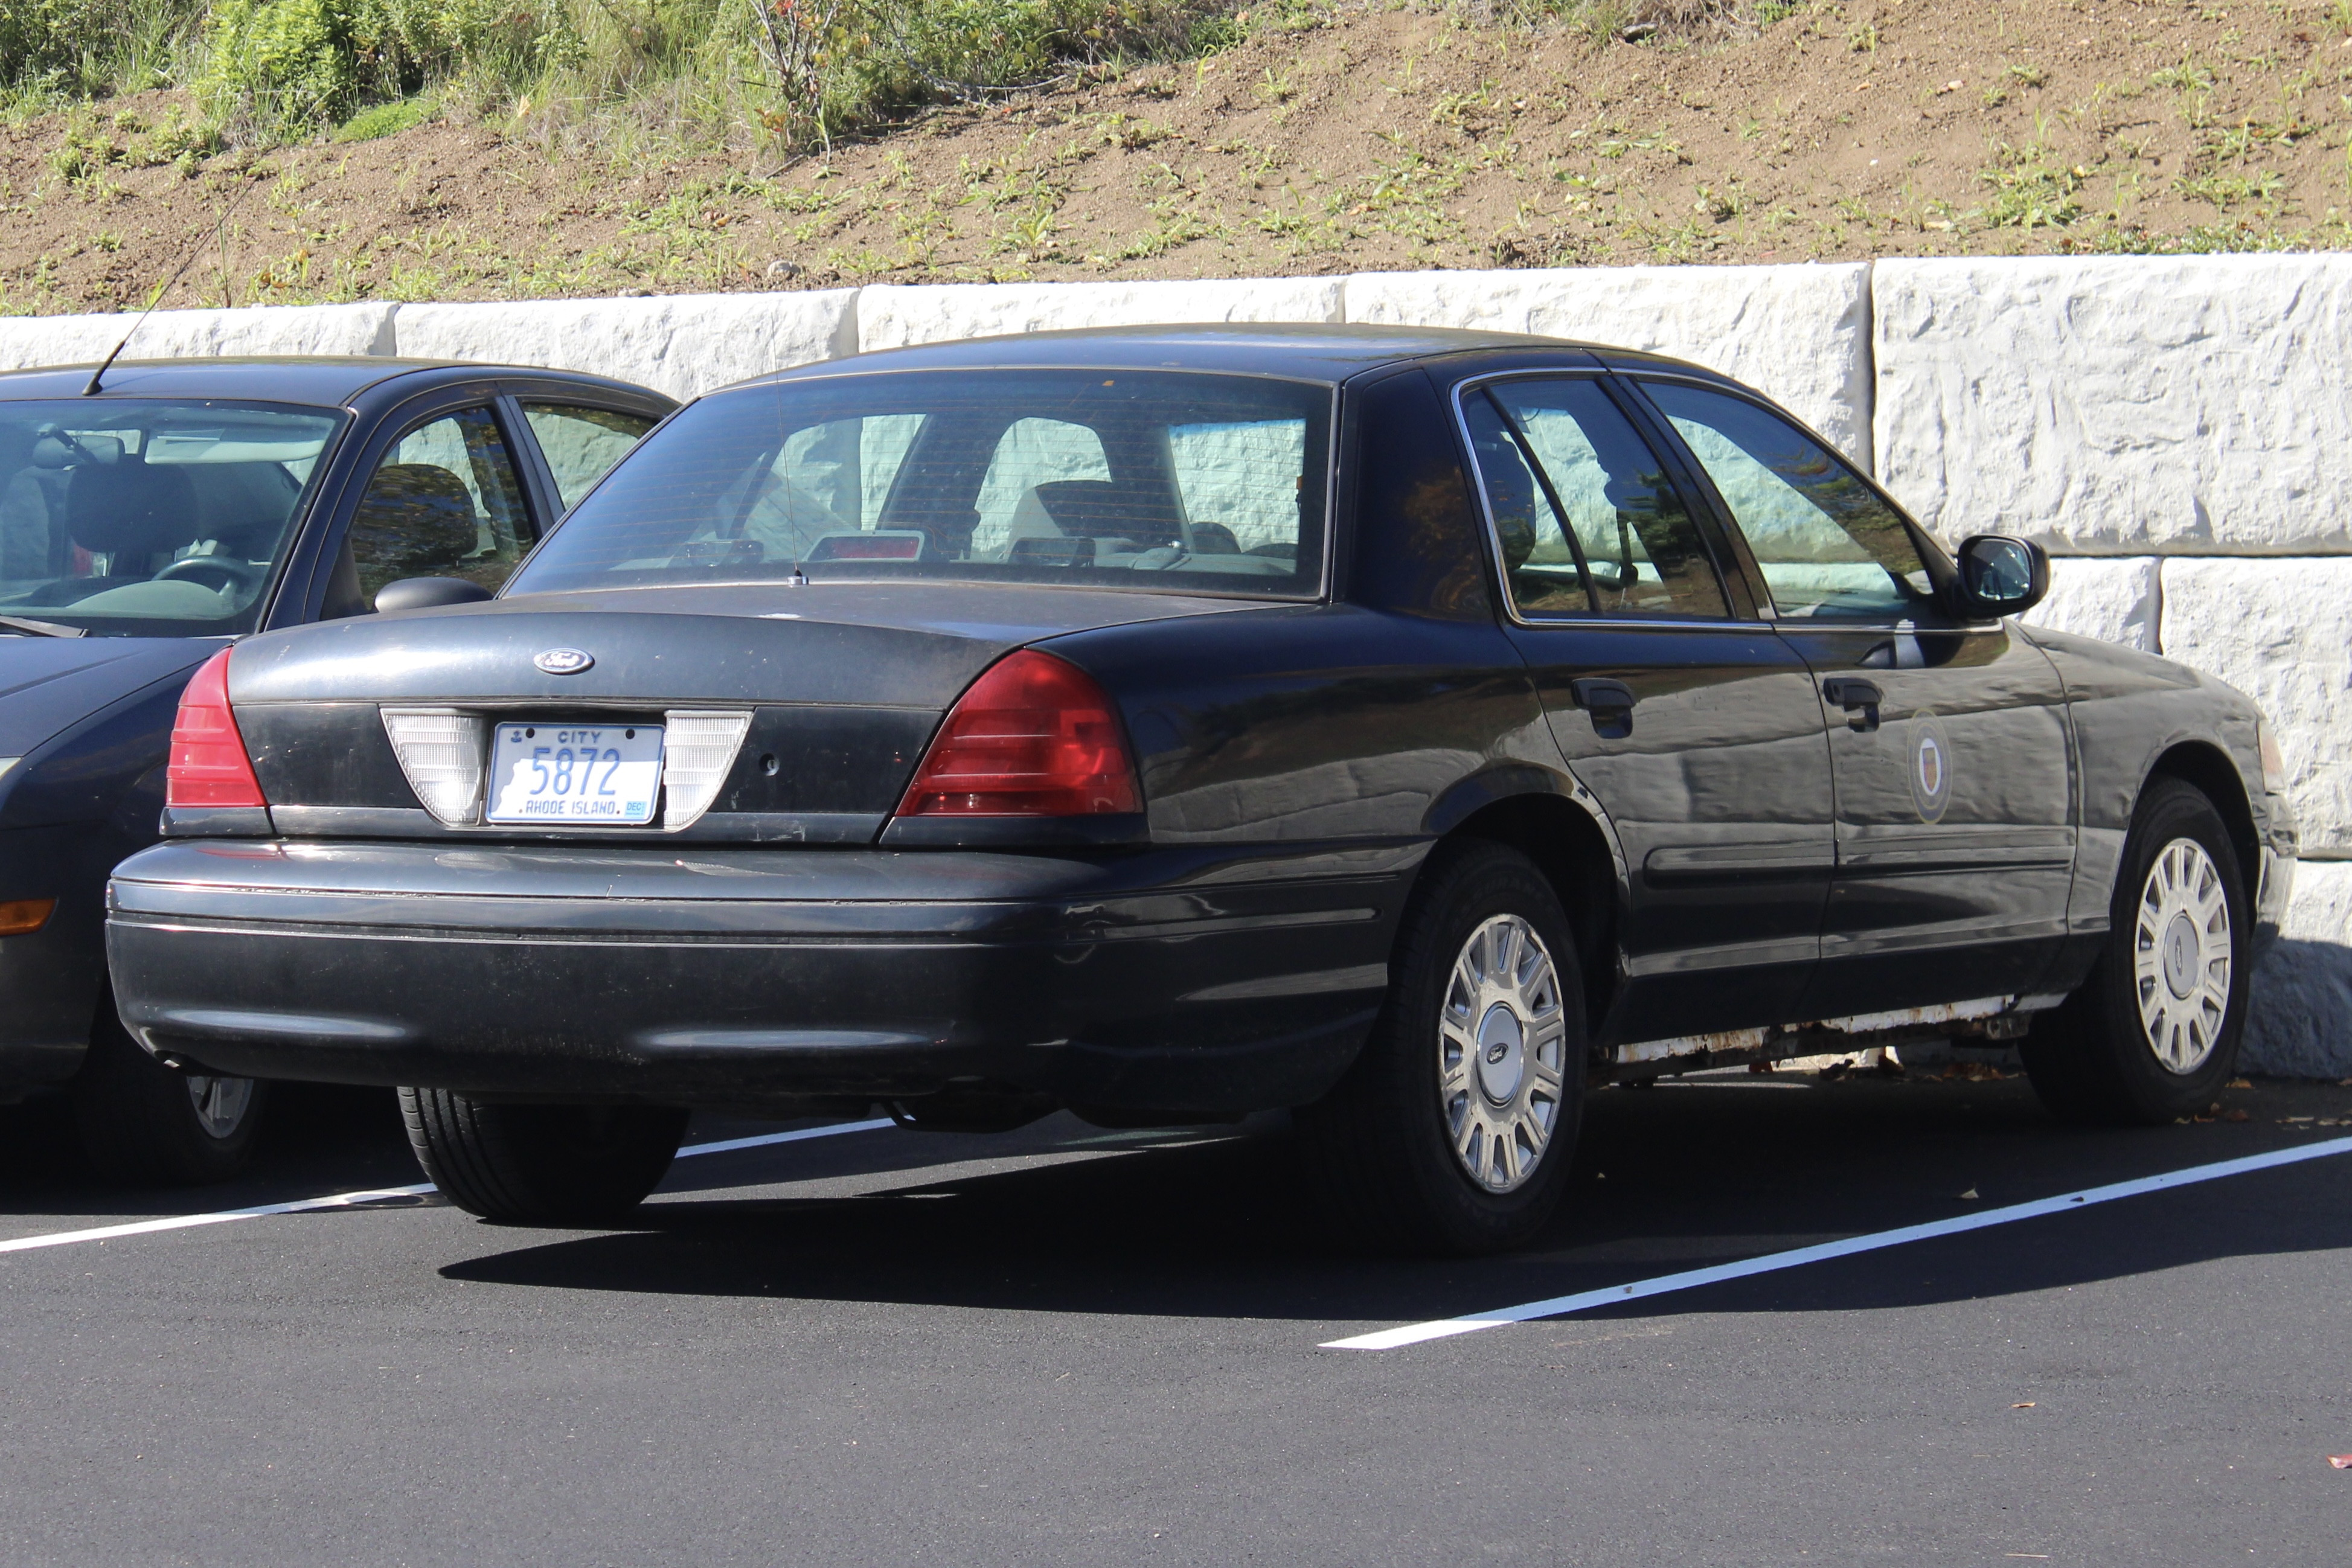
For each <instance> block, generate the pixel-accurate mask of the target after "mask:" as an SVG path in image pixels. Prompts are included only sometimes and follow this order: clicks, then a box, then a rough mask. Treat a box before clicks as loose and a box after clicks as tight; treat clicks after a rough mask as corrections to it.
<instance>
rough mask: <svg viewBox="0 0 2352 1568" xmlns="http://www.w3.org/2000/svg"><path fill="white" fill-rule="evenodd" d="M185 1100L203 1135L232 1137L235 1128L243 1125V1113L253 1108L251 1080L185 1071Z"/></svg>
mask: <svg viewBox="0 0 2352 1568" xmlns="http://www.w3.org/2000/svg"><path fill="white" fill-rule="evenodd" d="M188 1103H189V1105H190V1107H191V1108H192V1109H194V1112H195V1113H196V1125H197V1126H198V1127H199V1128H201V1129H202V1130H203V1132H204V1134H205V1137H207V1138H218V1139H227V1138H234V1137H236V1132H237V1129H238V1128H239V1127H242V1126H244V1125H245V1113H246V1112H247V1111H248V1110H250V1109H252V1107H253V1080H252V1079H250V1078H215V1077H213V1076H211V1075H210V1074H208V1073H202V1072H192V1073H190V1074H188Z"/></svg>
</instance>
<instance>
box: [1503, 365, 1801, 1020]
mask: <svg viewBox="0 0 2352 1568" xmlns="http://www.w3.org/2000/svg"><path fill="white" fill-rule="evenodd" d="M1459 395H1460V399H1461V408H1462V413H1463V415H1464V422H1465V428H1466V430H1467V432H1468V434H1469V435H1470V438H1471V446H1472V451H1473V455H1474V456H1475V458H1476V460H1477V466H1478V471H1479V476H1480V482H1481V484H1482V486H1483V487H1484V489H1485V492H1486V501H1487V507H1488V512H1489V516H1490V519H1491V522H1492V524H1493V526H1494V528H1495V531H1496V543H1497V546H1498V552H1497V553H1498V556H1499V559H1500V560H1501V564H1502V567H1503V571H1504V576H1505V578H1506V580H1507V602H1508V604H1509V606H1510V623H1509V625H1508V627H1507V634H1508V635H1509V636H1510V638H1511V640H1512V642H1513V643H1515V644H1516V645H1517V648H1518V650H1519V653H1520V654H1521V656H1522V657H1524V658H1525V659H1526V660H1527V663H1528V666H1529V667H1530V669H1531V670H1532V671H1533V672H1534V674H1535V678H1536V684H1537V686H1538V689H1539V690H1540V692H1541V693H1542V696H1543V702H1544V706H1545V710H1546V714H1547V716H1548V718H1549V723H1550V726H1551V730H1552V734H1553V736H1554V737H1555V738H1556V739H1557V741H1558V742H1559V748H1560V751H1561V753H1562V755H1563V757H1564V758H1565V759H1566V761H1567V763H1568V766H1569V768H1570V771H1571V772H1572V773H1573V774H1574V775H1575V776H1576V778H1577V779H1579V780H1580V782H1581V783H1582V784H1583V786H1584V788H1585V789H1587V790H1589V791H1590V792H1591V795H1592V796H1593V797H1594V798H1595V799H1596V800H1598V801H1599V802H1600V804H1601V809H1602V810H1604V811H1605V812H1606V814H1607V816H1608V819H1609V821H1610V824H1611V826H1612V828H1613V830H1614V831H1615V833H1616V836H1617V840H1618V843H1619V847H1620V848H1621V850H1622V852H1623V854H1624V858H1625V870H1626V877H1627V883H1628V894H1629V898H1628V907H1627V908H1626V909H1625V910H1624V911H1622V916H1621V917H1622V928H1621V931H1620V945H1621V947H1622V951H1623V954H1624V961H1625V966H1626V974H1625V976H1624V984H1623V986H1622V988H1621V991H1620V996H1619V1000H1618V1003H1617V1006H1616V1007H1615V1009H1613V1010H1612V1014H1611V1016H1610V1019H1608V1021H1607V1023H1606V1025H1605V1026H1604V1027H1605V1029H1606V1030H1607V1034H1608V1037H1609V1038H1610V1039H1611V1040H1615V1041H1629V1040H1661V1039H1669V1038H1674V1037H1678V1036H1684V1035H1690V1034H1697V1033H1704V1032H1709V1031H1713V1030H1729V1029H1740V1028H1748V1027H1752V1026H1756V1025H1760V1024H1772V1023H1780V1022H1782V1021H1785V1020H1786V1019H1790V1018H1792V1017H1794V1016H1795V1011H1794V1009H1796V1007H1797V1005H1798V1001H1799V998H1800V995H1801V991H1802V989H1803V987H1804V986H1805V984H1806V982H1807V980H1808V978H1809V977H1810V975H1811V970H1812V967H1813V963H1814V959H1815V956H1816V954H1817V953H1818V951H1819V927H1820V923H1821V915H1822V901H1823V898H1824V895H1825V891H1826V888H1827V884H1828V876H1829V872H1830V868H1831V863H1832V831H1831V822H1830V764H1829V758H1828V754H1827V748H1826V747H1825V746H1824V744H1823V742H1822V724H1821V710H1820V706H1819V704H1818V703H1817V702H1816V701H1815V699H1814V696H1813V689H1812V677H1811V674H1810V673H1809V672H1808V670H1807V669H1806V666H1805V663H1804V661H1803V660H1802V659H1801V657H1800V656H1799V655H1798V654H1797V653H1795V652H1794V651H1792V650H1791V649H1790V647H1789V645H1788V644H1787V643H1784V642H1782V641H1781V640H1780V639H1779V638H1778V637H1776V636H1774V635H1773V632H1772V630H1771V628H1770V627H1769V625H1767V624H1765V623H1764V622H1760V621H1759V620H1757V619H1755V618H1754V617H1753V616H1752V615H1748V614H1744V613H1741V608H1742V607H1741V606H1740V605H1738V604H1736V603H1735V602H1733V601H1731V600H1730V599H1729V598H1728V597H1727V582H1726V579H1725V576H1724V574H1723V573H1722V571H1721V570H1719V565H1720V563H1719V562H1718V559H1717V549H1716V548H1715V544H1716V541H1711V540H1710V538H1708V536H1707V534H1706V531H1705V530H1703V529H1702V528H1701V527H1700V525H1699V524H1698V523H1697V522H1696V520H1695V518H1694V517H1693V516H1692V513H1691V511H1690V509H1689V508H1688V507H1686V506H1685V504H1684V502H1683V500H1682V498H1681V497H1680V496H1679V495H1678V494H1677V492H1676V490H1675V486H1674V484H1673V482H1672V481H1671V479H1670V478H1669V477H1668V476H1667V474H1666V472H1665V469H1664V465H1662V464H1661V463H1660V461H1659V460H1658V457H1657V455H1656V454H1655V452H1654V451H1653V450H1652V448H1651V447H1650V446H1649V445H1648V444H1647V443H1646V442H1644V441H1643V438H1642V437H1641V436H1640V435H1639V434H1636V432H1635V430H1634V427H1633V424H1632V423H1631V422H1630V421H1629V420H1628V419H1627V418H1626V415H1625V414H1624V413H1623V412H1622V410H1621V409H1620V408H1619V407H1618V406H1617V405H1616V403H1615V402H1613V401H1612V397H1611V395H1610V393H1609V392H1608V391H1607V390H1606V389H1605V388H1604V387H1603V385H1602V384H1601V381H1600V380H1599V379H1597V378H1594V377H1576V376H1544V377H1533V378H1513V379H1507V380H1500V381H1494V382H1484V383H1480V384H1477V385H1474V386H1471V387H1468V388H1465V389H1464V390H1463V391H1462V392H1461V393H1460V394H1459Z"/></svg>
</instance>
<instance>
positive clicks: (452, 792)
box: [383, 707, 489, 828]
mask: <svg viewBox="0 0 2352 1568" xmlns="http://www.w3.org/2000/svg"><path fill="white" fill-rule="evenodd" d="M488 724H489V721H488V719H486V718H484V717H483V716H481V715H480V714H471V713H458V712H457V711H456V710H454V709H451V708H431V707H388V708H385V709H384V710H383V732H384V734H386V735H388V736H390V737H392V751H393V755H394V756H395V757H397V758H400V770H401V771H402V772H403V773H404V774H406V775H407V776H408V787H409V788H410V789H414V790H415V791H416V798H417V799H418V800H422V801H424V802H425V810H428V811H430V812H432V813H433V815H434V816H435V817H436V818H437V819H439V820H440V821H442V822H443V823H445V824H446V825H447V826H449V827H453V828H456V827H464V826H467V825H469V824H471V823H473V822H475V821H479V820H480V817H481V814H482V767H483V764H482V754H483V737H484V735H485V733H486V732H487V730H488Z"/></svg>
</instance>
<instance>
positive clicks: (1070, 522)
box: [1035, 479, 1177, 549]
mask: <svg viewBox="0 0 2352 1568" xmlns="http://www.w3.org/2000/svg"><path fill="white" fill-rule="evenodd" d="M1035 494H1036V497H1037V504H1038V505H1039V506H1041V507H1045V515H1046V516H1047V517H1051V518H1053V519H1054V526H1055V528H1059V529H1061V530H1062V531H1063V532H1064V533H1066V534H1083V535H1087V536H1088V537H1090V538H1108V539H1125V540H1127V541H1128V542H1129V543H1130V544H1134V545H1138V546H1140V547H1143V548H1147V549H1148V548H1150V546H1153V545H1164V544H1173V543H1174V542H1175V540H1176V535H1177V522H1176V512H1175V508H1174V507H1171V506H1170V505H1169V504H1168V498H1167V497H1160V496H1154V495H1152V494H1150V492H1148V491H1145V490H1141V489H1139V488H1137V487H1135V486H1127V485H1121V484H1119V483H1118V481H1116V480H1112V479H1057V480H1055V481H1053V482H1051V483H1048V484H1044V485H1040V486H1037V487H1036V492H1035Z"/></svg>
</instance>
